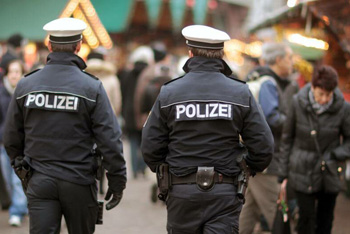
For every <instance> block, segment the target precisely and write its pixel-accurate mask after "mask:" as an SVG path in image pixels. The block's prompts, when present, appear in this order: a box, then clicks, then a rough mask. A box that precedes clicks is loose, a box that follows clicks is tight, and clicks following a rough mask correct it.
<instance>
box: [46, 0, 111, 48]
mask: <svg viewBox="0 0 350 234" xmlns="http://www.w3.org/2000/svg"><path fill="white" fill-rule="evenodd" d="M72 15H73V17H74V18H77V19H80V20H83V21H84V22H85V23H86V24H87V25H88V27H87V28H86V30H85V31H84V32H83V36H84V37H85V39H86V41H87V43H88V44H89V46H90V47H91V48H92V49H94V48H97V47H98V46H99V45H100V44H102V45H103V46H104V47H105V48H106V49H110V48H112V47H113V42H112V39H111V38H110V36H109V34H108V32H107V31H106V29H105V28H104V27H103V25H102V23H101V21H100V19H99V18H98V16H97V13H96V10H95V8H94V7H93V5H92V3H91V2H90V0H70V1H69V2H68V3H67V5H66V7H65V8H64V10H63V11H62V13H61V15H60V16H59V18H66V17H71V16H72ZM86 17H87V18H86ZM48 41H49V35H47V36H46V38H45V40H44V43H45V45H47V44H48Z"/></svg>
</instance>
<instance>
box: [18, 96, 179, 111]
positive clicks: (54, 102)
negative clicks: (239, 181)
mask: <svg viewBox="0 0 350 234" xmlns="http://www.w3.org/2000/svg"><path fill="white" fill-rule="evenodd" d="M79 100H80V99H79V98H78V97H75V96H68V95H67V96H64V95H56V94H43V93H36V94H28V96H27V100H26V102H25V106H26V107H28V108H38V109H48V110H49V109H54V110H67V111H77V110H78V106H79ZM185 110H186V108H185V106H183V112H185Z"/></svg>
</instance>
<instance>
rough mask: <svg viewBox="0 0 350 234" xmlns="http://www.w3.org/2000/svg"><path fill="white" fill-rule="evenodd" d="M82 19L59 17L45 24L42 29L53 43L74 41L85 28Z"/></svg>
mask: <svg viewBox="0 0 350 234" xmlns="http://www.w3.org/2000/svg"><path fill="white" fill-rule="evenodd" d="M86 27H87V25H86V24H85V22H84V21H82V20H79V19H75V18H60V19H56V20H53V21H50V22H49V23H47V24H45V25H44V27H43V29H44V30H45V31H47V33H48V34H49V35H50V41H51V42H54V43H60V44H65V43H74V42H78V41H80V40H81V39H82V35H81V33H82V32H83V31H84V30H85V29H86Z"/></svg>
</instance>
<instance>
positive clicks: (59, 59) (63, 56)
mask: <svg viewBox="0 0 350 234" xmlns="http://www.w3.org/2000/svg"><path fill="white" fill-rule="evenodd" d="M47 64H63V65H72V66H77V67H79V68H80V70H84V69H85V68H86V64H85V62H84V60H82V59H81V58H80V57H79V56H77V55H76V54H73V53H68V52H52V53H50V54H49V55H48V56H47Z"/></svg>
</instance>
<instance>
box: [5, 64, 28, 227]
mask: <svg viewBox="0 0 350 234" xmlns="http://www.w3.org/2000/svg"><path fill="white" fill-rule="evenodd" d="M23 73H24V66H23V63H22V61H21V60H18V59H17V60H16V59H15V60H12V61H8V62H7V65H6V68H5V76H4V86H1V87H0V145H1V146H0V156H1V172H2V176H3V178H4V181H5V184H6V188H7V193H8V194H9V195H10V197H11V205H10V208H9V215H10V218H9V224H10V225H11V226H21V223H22V219H23V217H24V216H25V215H26V214H27V213H28V209H27V198H26V196H25V194H24V192H23V188H22V184H21V181H20V180H19V178H18V177H17V175H16V174H15V172H14V170H13V168H12V167H11V161H10V158H9V157H8V155H7V153H6V150H5V148H4V146H3V144H2V143H3V132H4V127H5V117H6V113H7V111H8V106H9V104H10V101H11V97H12V95H13V93H14V91H15V88H16V86H17V83H18V82H19V81H20V79H21V78H22V76H23Z"/></svg>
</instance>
